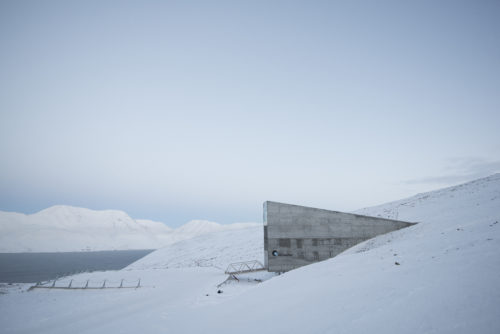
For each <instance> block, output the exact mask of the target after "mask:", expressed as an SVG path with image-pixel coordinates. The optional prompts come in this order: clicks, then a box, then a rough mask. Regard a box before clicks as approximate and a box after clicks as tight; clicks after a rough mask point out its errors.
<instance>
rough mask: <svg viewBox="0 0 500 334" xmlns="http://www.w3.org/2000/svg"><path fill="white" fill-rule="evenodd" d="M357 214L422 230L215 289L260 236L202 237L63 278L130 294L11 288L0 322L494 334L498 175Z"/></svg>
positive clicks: (256, 250)
mask: <svg viewBox="0 0 500 334" xmlns="http://www.w3.org/2000/svg"><path fill="white" fill-rule="evenodd" d="M332 209H335V208H332ZM359 212H360V213H364V214H372V215H376V216H378V215H380V216H389V217H393V218H396V217H397V218H399V219H408V220H410V221H419V222H420V223H419V224H417V225H415V226H412V227H409V228H406V229H402V230H398V231H395V232H392V233H389V234H386V235H381V236H378V237H376V238H374V239H371V240H368V241H366V242H364V243H361V244H359V245H357V246H355V247H353V248H351V249H349V250H347V251H345V252H344V253H342V254H340V255H338V256H337V257H335V258H333V259H330V260H327V261H323V262H320V263H316V264H313V265H309V266H305V267H302V268H299V269H296V270H293V271H290V272H288V273H286V274H283V275H280V276H278V277H274V278H271V279H268V280H267V281H265V282H264V283H262V284H253V285H252V284H250V283H248V282H247V283H244V282H239V283H233V284H229V285H224V286H222V287H221V288H219V287H218V286H217V284H218V283H220V282H221V281H223V280H224V279H225V275H224V273H223V269H224V268H225V265H226V264H227V263H230V262H236V261H240V260H242V259H245V260H246V259H248V260H252V259H255V258H257V259H258V257H259V256H262V253H261V251H262V248H261V247H262V228H261V227H253V228H246V229H241V230H236V231H222V232H214V233H208V234H205V235H203V236H199V237H196V238H192V239H190V240H185V241H182V242H179V243H176V244H173V245H170V246H167V247H165V248H163V249H160V250H157V251H155V252H153V253H151V254H150V255H148V256H147V257H145V258H143V259H141V260H139V261H138V262H136V263H134V264H132V265H131V266H129V267H128V268H126V269H125V270H122V271H119V272H96V273H88V274H81V275H78V276H74V277H71V278H68V279H67V282H61V284H69V281H70V279H74V281H73V283H74V284H85V282H86V281H87V280H91V281H94V282H102V280H103V279H108V280H110V282H111V281H114V282H115V283H116V284H119V282H120V279H129V280H133V279H137V278H141V279H142V280H141V282H142V284H143V285H144V288H141V289H138V290H128V291H120V290H119V289H118V290H105V289H104V290H94V291H84V290H80V291H65V290H62V291H52V290H48V291H46V290H35V291H33V292H30V293H18V292H14V290H13V289H11V290H9V291H7V294H4V295H1V294H0V307H1V309H2V312H0V323H2V326H3V331H4V332H5V333H33V332H37V333H51V334H55V333H67V332H76V333H114V332H120V333H137V332H141V333H144V334H152V333H165V332H169V333H201V332H207V333H233V332H234V331H235V330H236V331H238V332H239V333H249V334H250V333H252V334H253V333H349V334H353V333H354V334H355V333H388V334H391V333H394V334H396V333H397V334H400V333H416V334H422V333H429V334H431V333H450V334H451V333H453V334H457V333H459V334H460V333H464V334H465V333H467V334H468V333H481V334H483V333H484V334H487V333H488V334H489V333H491V334H496V333H500V317H499V316H498V315H499V314H500V306H499V305H500V290H499V289H498V288H497V285H498V281H499V280H500V175H499V174H496V175H493V176H491V177H488V178H484V179H480V180H477V181H474V182H469V183H466V184H464V185H461V186H457V187H451V188H446V189H442V190H439V191H434V192H429V193H425V194H420V195H417V196H414V197H411V198H408V199H405V200H401V201H397V202H392V203H388V204H384V205H381V206H377V207H373V208H365V209H362V210H360V211H359ZM110 284H111V283H110ZM218 289H221V290H223V293H221V294H218V293H217V290H218ZM19 291H23V289H22V287H21V289H20V290H19ZM26 310H29V315H30V316H29V317H26Z"/></svg>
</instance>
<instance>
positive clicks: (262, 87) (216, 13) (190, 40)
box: [0, 0, 500, 226]
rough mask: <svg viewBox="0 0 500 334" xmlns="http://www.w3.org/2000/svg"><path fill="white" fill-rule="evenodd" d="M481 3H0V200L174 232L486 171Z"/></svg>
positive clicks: (367, 198) (494, 133)
mask: <svg viewBox="0 0 500 334" xmlns="http://www.w3.org/2000/svg"><path fill="white" fill-rule="evenodd" d="M499 41H500V2H499V1H472V0H471V1H301V2H295V1H245V2H243V1H240V2H238V1H200V2H192V1H179V2H170V1H101V0H100V1H87V0H86V1H5V0H4V1H1V2H0V50H1V52H0V159H1V160H0V161H1V163H0V210H4V211H18V212H24V213H33V212H36V211H38V210H41V209H43V208H46V207H49V206H51V205H55V204H67V205H75V206H82V207H88V208H92V209H120V210H124V211H126V212H127V213H129V214H130V215H131V216H132V217H134V218H148V219H153V220H158V221H163V222H165V223H167V224H168V225H171V226H178V225H180V224H183V223H185V222H187V221H188V220H190V219H208V220H213V221H217V222H220V223H231V222H237V221H239V222H241V221H261V220H262V218H261V216H262V202H264V201H265V200H274V201H280V202H286V203H292V204H301V205H308V206H314V207H320V208H325V209H332V210H340V211H350V210H355V209H358V208H361V207H366V206H371V205H377V204H381V203H383V202H387V201H391V200H397V199H400V198H402V197H407V196H411V195H414V194H415V193H417V192H423V191H428V190H432V189H437V188H440V187H443V186H447V185H453V184H457V183H461V182H464V181H468V180H471V179H474V178H478V177H482V176H487V175H490V174H492V173H494V172H498V171H500V42H499Z"/></svg>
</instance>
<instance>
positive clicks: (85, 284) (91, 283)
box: [30, 278, 141, 290]
mask: <svg viewBox="0 0 500 334" xmlns="http://www.w3.org/2000/svg"><path fill="white" fill-rule="evenodd" d="M140 287H141V279H140V278H138V279H137V280H126V279H121V280H119V281H114V280H108V279H104V280H97V281H96V280H90V279H88V280H82V281H80V280H74V279H64V280H57V279H55V280H53V281H46V282H37V283H36V284H35V285H34V286H32V287H31V288H30V290H32V289H66V290H68V289H75V290H76V289H78V290H86V289H138V288H140Z"/></svg>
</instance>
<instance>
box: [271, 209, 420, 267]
mask: <svg viewBox="0 0 500 334" xmlns="http://www.w3.org/2000/svg"><path fill="white" fill-rule="evenodd" d="M410 225H413V224H412V223H407V222H402V221H398V220H391V219H383V218H375V217H368V216H361V215H355V214H350V213H344V212H337V211H328V210H322V209H315V208H308V207H304V206H298V205H290V204H283V203H277V202H269V201H267V202H265V203H264V262H265V266H266V268H267V269H268V270H269V271H273V272H283V271H288V270H291V269H294V268H298V267H301V266H304V265H307V264H310V263H314V262H318V261H322V260H326V259H328V258H331V257H334V256H335V255H337V254H339V253H341V252H342V251H344V250H346V249H347V248H349V247H352V246H354V245H356V244H358V243H360V242H362V241H364V240H367V239H370V238H373V237H375V236H377V235H379V234H383V233H387V232H391V231H395V230H399V229H401V228H404V227H407V226H410ZM273 252H274V255H273Z"/></svg>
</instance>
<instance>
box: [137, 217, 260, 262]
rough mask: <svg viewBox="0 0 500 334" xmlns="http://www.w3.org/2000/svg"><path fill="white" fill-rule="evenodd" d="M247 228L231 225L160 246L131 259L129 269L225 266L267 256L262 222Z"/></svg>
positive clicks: (249, 225)
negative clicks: (133, 260)
mask: <svg viewBox="0 0 500 334" xmlns="http://www.w3.org/2000/svg"><path fill="white" fill-rule="evenodd" d="M257 225H258V226H254V225H253V224H248V225H247V227H246V228H241V226H238V225H237V227H239V228H237V229H235V227H234V226H230V225H229V226H228V228H226V229H225V230H222V231H220V232H213V233H208V234H203V235H200V236H198V237H195V238H192V239H188V240H184V241H180V242H177V243H175V244H173V245H170V246H168V247H164V248H162V249H159V250H157V251H155V252H153V253H150V254H149V255H147V256H145V257H143V258H142V259H140V260H138V261H137V262H135V263H132V264H131V265H130V266H128V267H127V269H134V270H135V269H167V268H187V267H215V268H219V269H221V270H225V269H226V268H227V266H228V265H229V264H230V263H233V262H241V261H247V260H258V261H261V262H262V261H263V260H264V235H263V228H262V224H257Z"/></svg>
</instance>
